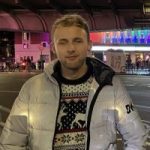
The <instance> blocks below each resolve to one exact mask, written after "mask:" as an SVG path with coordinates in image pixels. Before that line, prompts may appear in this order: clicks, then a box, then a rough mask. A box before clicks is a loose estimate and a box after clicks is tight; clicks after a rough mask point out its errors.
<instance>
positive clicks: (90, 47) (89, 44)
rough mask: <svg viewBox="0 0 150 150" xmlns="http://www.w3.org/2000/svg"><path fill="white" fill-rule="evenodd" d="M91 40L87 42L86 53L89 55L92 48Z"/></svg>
mask: <svg viewBox="0 0 150 150" xmlns="http://www.w3.org/2000/svg"><path fill="white" fill-rule="evenodd" d="M92 44H93V43H92V41H91V40H89V43H88V51H87V55H88V56H90V55H91V49H92Z"/></svg>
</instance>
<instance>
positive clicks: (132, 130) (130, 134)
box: [113, 76, 147, 150]
mask: <svg viewBox="0 0 150 150" xmlns="http://www.w3.org/2000/svg"><path fill="white" fill-rule="evenodd" d="M113 86H114V93H115V110H116V126H117V129H118V131H119V132H120V134H121V135H122V137H123V140H124V146H125V150H144V149H145V142H146V137H147V133H146V129H145V128H144V125H143V123H142V122H141V119H140V117H139V115H138V112H137V110H136V108H135V106H134V105H133V103H132V100H131V98H130V96H129V94H128V93H127V91H126V89H125V87H124V86H123V85H122V83H121V81H120V79H119V78H118V77H116V76H115V77H114V78H113Z"/></svg>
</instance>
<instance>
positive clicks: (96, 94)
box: [86, 84, 104, 150]
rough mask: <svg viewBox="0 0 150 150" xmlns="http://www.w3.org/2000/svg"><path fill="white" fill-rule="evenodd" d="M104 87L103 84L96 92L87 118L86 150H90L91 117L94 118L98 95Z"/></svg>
mask: <svg viewBox="0 0 150 150" xmlns="http://www.w3.org/2000/svg"><path fill="white" fill-rule="evenodd" d="M103 87H104V85H103V84H101V85H100V86H99V87H98V89H97V90H96V92H95V94H94V96H93V99H92V101H91V104H90V108H89V112H88V116H87V143H86V144H87V145H86V150H89V147H90V123H91V117H92V112H93V108H94V105H95V102H96V99H97V96H98V94H99V93H100V91H101V89H102V88H103Z"/></svg>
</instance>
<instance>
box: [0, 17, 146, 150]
mask: <svg viewBox="0 0 150 150" xmlns="http://www.w3.org/2000/svg"><path fill="white" fill-rule="evenodd" d="M52 39H53V51H54V53H56V56H57V58H58V59H56V60H55V61H53V62H51V63H50V64H49V65H48V66H47V68H45V71H44V73H42V74H40V75H37V76H35V77H33V78H31V79H29V80H28V81H27V82H26V83H25V84H24V86H23V87H22V89H21V91H20V93H19V95H18V97H17V99H16V101H15V103H14V105H13V108H12V110H11V113H10V116H9V117H8V119H7V122H6V125H5V127H4V130H3V133H2V136H1V138H0V143H1V150H4V149H7V150H9V149H10V150H26V149H27V148H29V149H32V150H115V149H116V134H117V130H118V131H119V132H120V133H121V135H122V136H123V139H124V147H125V149H126V150H143V149H144V142H145V130H144V127H143V125H142V123H141V121H140V118H139V116H138V114H137V112H136V110H135V108H134V106H133V104H132V102H131V99H130V98H129V96H128V94H127V93H126V91H125V89H124V87H123V86H122V84H121V82H120V80H119V79H118V77H117V76H116V75H115V73H114V71H113V70H112V69H111V68H110V67H108V66H107V65H105V64H103V63H102V62H101V61H99V60H97V59H95V58H90V57H87V56H88V52H89V50H90V49H91V45H92V44H91V41H90V37H89V28H88V25H87V23H86V22H85V20H84V19H83V18H82V17H81V16H79V15H65V16H63V17H62V18H60V19H57V20H56V22H55V23H54V25H53V27H52Z"/></svg>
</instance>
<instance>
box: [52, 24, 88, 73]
mask: <svg viewBox="0 0 150 150" xmlns="http://www.w3.org/2000/svg"><path fill="white" fill-rule="evenodd" d="M54 49H55V52H56V55H57V58H58V59H59V61H60V62H61V65H62V68H64V69H69V70H70V69H71V70H76V69H77V70H78V69H80V68H81V67H82V66H83V65H84V64H85V59H86V56H87V53H88V50H90V49H91V43H90V42H89V41H88V40H87V33H86V31H85V30H84V29H82V28H79V27H75V26H71V27H62V26H59V27H58V28H57V29H56V30H55V32H54Z"/></svg>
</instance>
